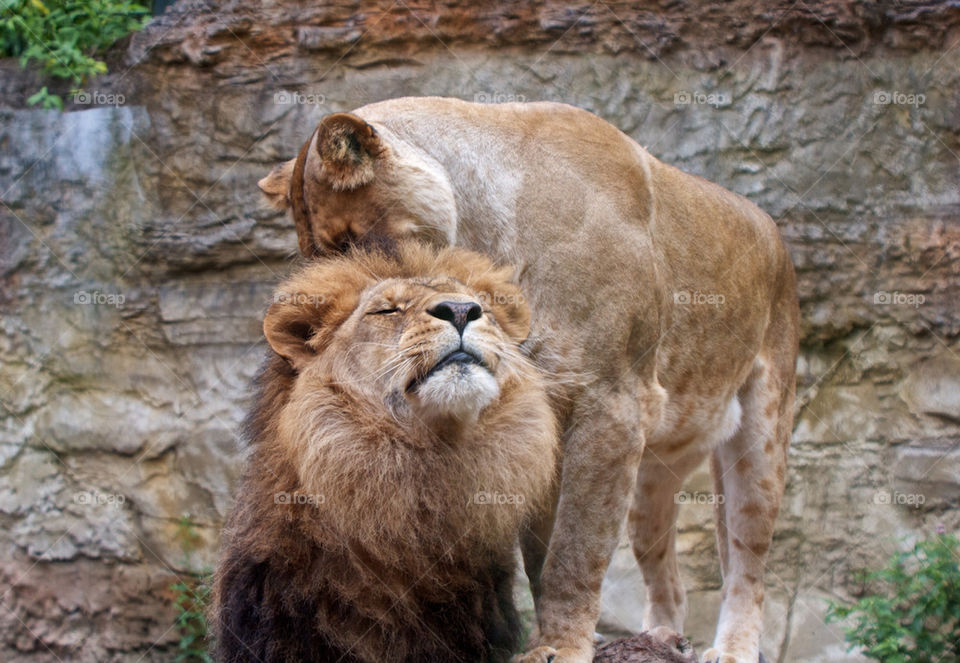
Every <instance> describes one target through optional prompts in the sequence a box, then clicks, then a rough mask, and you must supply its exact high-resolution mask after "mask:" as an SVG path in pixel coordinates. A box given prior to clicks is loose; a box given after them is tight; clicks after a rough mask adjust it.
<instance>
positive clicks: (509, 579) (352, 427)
mask: <svg viewBox="0 0 960 663" xmlns="http://www.w3.org/2000/svg"><path fill="white" fill-rule="evenodd" d="M510 273H511V270H510V268H500V267H495V266H494V265H493V264H492V263H491V262H490V261H489V260H488V259H486V258H484V257H482V256H479V255H477V254H474V253H470V252H467V251H464V250H460V249H444V250H441V251H436V250H434V249H431V248H427V247H424V246H420V245H416V244H413V245H411V244H401V245H399V246H398V247H396V249H395V251H394V252H392V253H390V252H385V251H383V250H374V249H367V250H363V251H360V250H358V251H355V252H353V253H351V255H349V256H345V257H340V258H334V259H330V260H325V261H323V262H318V263H315V264H312V265H309V266H307V267H306V268H305V269H303V270H302V271H300V272H299V273H298V274H296V275H295V276H294V277H292V278H291V279H290V280H289V281H287V282H286V283H284V284H283V285H281V286H280V288H279V290H278V292H277V294H276V296H275V303H273V304H272V305H271V306H270V308H269V310H268V311H267V314H266V317H265V319H264V323H263V328H264V334H265V335H266V338H267V341H268V343H269V346H270V351H269V352H270V356H269V359H268V361H267V362H266V364H265V367H264V369H263V370H262V372H261V374H260V376H259V378H258V394H257V396H256V399H255V404H254V406H253V409H252V413H251V415H250V417H249V419H248V424H247V437H248V438H249V440H250V442H251V444H252V451H251V455H250V458H249V465H248V469H247V471H246V474H245V477H244V479H243V482H242V485H241V487H240V489H239V490H238V492H237V501H236V504H235V506H234V508H233V510H232V512H231V515H230V516H229V518H228V522H227V525H226V527H225V530H224V538H223V544H222V546H223V549H222V553H221V562H220V564H219V567H218V570H217V572H216V578H215V583H214V598H213V601H212V604H213V611H212V616H211V622H212V624H213V631H214V634H215V641H216V647H217V659H218V660H219V661H221V662H223V663H241V662H243V663H248V662H249V663H252V662H258V663H270V662H281V661H282V662H284V663H295V662H299V661H302V662H307V661H310V662H314V661H317V662H321V661H329V662H330V663H334V662H336V661H341V662H344V663H346V662H350V663H361V662H363V663H374V662H376V663H382V662H383V661H398V662H411V663H412V662H422V661H433V662H439V663H443V662H449V663H454V662H457V663H460V662H463V661H468V662H477V663H481V662H482V663H487V662H489V663H495V662H501V661H506V660H508V658H509V656H510V655H511V653H512V652H514V651H515V650H516V648H517V646H518V645H519V633H520V626H521V625H520V621H519V619H518V615H517V611H516V609H515V607H514V603H513V593H512V592H513V586H514V578H515V571H516V569H515V566H516V563H515V559H516V557H515V546H516V544H517V538H518V534H519V531H520V529H521V525H522V523H523V522H524V521H525V520H527V519H529V518H530V517H531V516H532V515H533V514H535V513H536V512H537V510H538V509H542V508H544V502H545V497H546V496H548V495H549V493H550V487H551V485H552V484H553V483H555V480H556V471H557V465H558V463H557V430H556V421H555V418H554V414H553V410H552V409H551V407H550V403H549V400H548V396H547V393H546V391H545V388H544V384H543V380H542V378H541V377H540V373H539V372H538V371H537V370H536V369H535V368H534V367H533V366H532V364H531V362H530V361H529V359H527V358H526V357H525V356H524V355H523V353H522V352H521V350H520V343H521V342H522V341H523V340H524V339H525V338H526V336H527V333H528V330H529V327H530V317H529V309H528V307H527V305H526V303H525V302H524V299H523V296H522V294H521V292H520V290H519V289H518V288H517V286H516V285H515V284H512V283H511V282H510V280H509V277H510Z"/></svg>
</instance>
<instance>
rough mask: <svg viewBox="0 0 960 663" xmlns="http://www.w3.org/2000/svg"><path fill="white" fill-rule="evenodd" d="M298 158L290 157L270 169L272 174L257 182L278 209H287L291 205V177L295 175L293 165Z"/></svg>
mask: <svg viewBox="0 0 960 663" xmlns="http://www.w3.org/2000/svg"><path fill="white" fill-rule="evenodd" d="M296 163H297V160H296V159H290V161H287V162H285V163H282V164H280V165H279V166H277V167H275V168H274V169H273V170H271V171H270V174H269V175H267V176H266V177H264V178H263V179H262V180H260V181H259V182H257V186H258V187H260V190H261V191H263V193H264V195H265V196H266V197H267V200H268V201H269V202H270V204H271V205H273V206H274V207H276V208H277V209H287V207H289V206H290V179H291V178H292V177H293V167H294V166H295V165H296Z"/></svg>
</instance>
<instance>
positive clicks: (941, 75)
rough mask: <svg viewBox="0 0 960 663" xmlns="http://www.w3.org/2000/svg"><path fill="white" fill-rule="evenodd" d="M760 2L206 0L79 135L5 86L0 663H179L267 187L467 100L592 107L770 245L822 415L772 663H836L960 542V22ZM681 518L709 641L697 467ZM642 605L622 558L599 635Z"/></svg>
mask: <svg viewBox="0 0 960 663" xmlns="http://www.w3.org/2000/svg"><path fill="white" fill-rule="evenodd" d="M249 4H250V5H253V4H254V3H249ZM756 5H757V3H748V2H741V1H739V0H737V1H735V2H732V3H721V2H707V3H703V4H694V3H689V2H662V3H655V2H643V3H609V4H605V3H596V4H590V3H583V4H574V3H562V2H550V3H540V2H536V3H529V4H526V3H524V4H520V3H510V4H503V5H486V4H484V3H480V4H477V3H467V2H458V1H450V2H446V3H443V4H442V5H438V4H436V3H425V2H398V3H396V4H394V5H393V6H392V7H390V8H387V6H386V5H385V4H383V3H374V2H346V3H341V4H336V5H334V4H323V5H318V4H307V5H303V4H301V3H295V2H292V1H288V0H282V1H281V0H275V1H272V2H264V3H258V4H257V7H256V8H245V7H243V6H242V4H241V3H227V2H222V3H220V2H197V1H193V2H189V1H187V2H181V3H179V4H178V5H176V6H175V7H174V8H173V9H172V10H171V11H170V12H169V13H168V14H167V15H164V16H163V17H160V18H158V19H156V20H155V21H154V22H153V23H152V24H151V25H150V26H149V27H148V28H147V29H146V30H145V31H144V32H143V33H141V34H138V35H136V36H135V37H134V38H133V39H132V40H130V42H129V43H128V44H124V45H121V46H119V47H117V48H116V49H115V52H114V53H113V54H112V59H113V63H112V71H113V73H112V74H111V75H110V76H107V77H104V78H102V79H99V80H97V81H94V82H93V83H92V84H91V85H90V86H89V88H88V90H87V93H88V94H87V96H86V97H83V96H80V97H78V98H77V99H76V100H75V102H74V103H73V104H71V107H70V109H69V112H67V113H64V114H59V113H56V112H45V111H38V110H28V109H24V108H23V103H22V100H23V96H24V95H23V94H22V93H23V92H24V91H25V90H26V89H27V87H26V86H28V85H30V84H32V83H30V81H29V80H28V78H29V77H28V76H23V75H20V74H18V73H16V71H15V68H14V67H13V66H11V65H9V64H8V65H5V68H4V69H3V71H4V72H5V73H4V74H3V77H2V80H0V86H2V89H3V90H4V92H5V94H4V100H5V101H6V102H7V103H8V106H9V107H8V108H6V109H4V110H0V118H2V123H0V146H2V150H0V197H2V205H0V238H2V241H0V306H2V310H3V316H2V318H0V361H2V365H3V370H2V372H0V542H2V546H3V549H4V551H5V553H4V555H3V556H2V557H0V586H2V587H3V588H4V589H3V594H2V600H0V603H2V609H0V659H2V660H4V661H55V660H70V661H121V660H143V661H164V660H170V659H171V657H172V655H173V654H172V652H173V651H174V647H175V642H176V640H177V637H178V636H177V632H176V630H175V629H172V628H171V625H172V619H173V609H172V604H171V596H170V591H169V589H168V588H169V585H170V584H171V583H173V582H175V581H176V579H177V578H178V577H180V576H182V575H183V574H185V573H188V572H190V571H196V570H201V569H202V568H204V567H209V566H212V565H213V564H214V562H215V552H216V541H217V536H218V528H219V525H220V523H221V521H222V518H223V516H224V514H225V512H226V510H227V509H228V507H229V504H230V499H231V497H230V495H231V491H232V488H233V486H234V483H235V479H236V477H237V474H238V471H239V468H240V463H241V460H242V458H241V450H240V449H239V446H238V443H237V430H238V422H239V420H240V418H241V416H242V413H243V409H244V406H245V403H246V398H247V393H248V392H247V389H248V385H249V382H250V378H251V376H252V374H253V373H254V371H255V369H256V367H257V365H258V363H259V361H260V357H261V355H262V352H263V347H264V346H263V343H262V337H261V333H260V318H261V315H262V311H263V310H264V308H265V306H266V304H267V302H268V297H269V292H270V290H271V286H272V284H273V283H275V282H276V281H277V280H278V279H280V278H281V277H282V276H283V275H284V274H286V273H287V272H288V270H289V269H290V266H291V262H292V259H293V256H294V252H295V247H296V241H295V234H294V231H293V227H292V224H291V223H290V222H289V221H288V220H287V219H286V218H284V217H283V216H282V215H278V214H276V213H274V212H273V211H271V210H267V209H266V208H265V207H264V206H263V205H262V203H261V202H260V199H259V193H258V191H257V189H256V185H255V182H256V180H257V179H258V178H259V177H261V176H262V175H263V174H264V173H265V172H266V171H267V170H268V169H269V168H270V167H271V166H273V165H274V164H275V163H277V162H279V161H281V160H283V159H286V158H289V157H291V156H293V154H294V152H295V150H296V149H297V147H298V146H299V145H300V143H301V142H302V140H303V139H304V137H305V136H307V135H308V134H309V132H310V131H311V130H312V128H313V127H314V125H315V123H316V122H317V120H318V119H319V118H320V117H321V116H323V115H324V114H326V113H328V112H332V111H336V110H344V109H350V108H353V107H356V106H359V105H362V104H364V103H368V102H370V101H375V100H379V99H384V98H388V97H393V96H400V95H449V96H457V97H461V98H466V99H470V100H477V101H485V102H491V103H495V102H498V101H506V100H537V99H552V100H562V101H566V102H569V103H573V104H576V105H578V106H582V107H584V108H587V109H589V110H591V111H594V112H596V113H597V114H599V115H601V116H602V117H604V118H606V119H607V120H609V121H611V122H612V123H614V124H615V125H617V126H618V127H620V128H622V129H623V130H624V131H625V132H627V133H629V134H630V135H631V136H633V137H634V138H635V139H636V140H638V141H639V142H640V143H641V144H643V145H645V146H646V147H647V148H648V149H649V150H650V151H651V152H652V153H653V154H654V155H656V156H658V157H659V158H661V159H663V160H664V161H666V162H668V163H671V164H674V165H676V166H678V167H680V168H682V169H684V170H686V171H688V172H692V173H697V174H700V175H703V176H704V177H706V178H708V179H710V180H713V181H715V182H717V183H719V184H721V185H723V186H725V187H727V188H730V189H732V190H734V191H737V192H739V193H741V194H743V195H745V196H747V197H749V198H750V199H751V200H753V201H754V202H756V203H757V204H758V205H760V206H761V207H763V208H764V209H765V210H767V211H768V212H769V213H770V214H771V215H772V216H773V217H774V218H775V219H776V220H777V222H778V224H779V225H780V227H781V229H782V231H783V234H784V236H785V238H786V240H787V243H788V244H789V246H790V249H791V252H792V255H793V257H794V260H795V262H796V265H797V269H798V272H799V276H800V296H801V303H802V311H803V321H804V338H803V351H802V356H801V359H800V376H799V385H798V396H799V399H800V402H801V405H802V409H801V410H800V412H799V415H798V417H797V425H796V434H795V443H794V445H793V451H792V458H791V468H790V476H789V484H788V489H787V496H786V500H785V503H784V507H783V511H782V514H781V516H780V519H779V521H778V534H777V540H776V542H775V544H774V547H773V550H772V554H771V559H770V564H769V574H768V577H767V586H768V593H769V600H768V620H767V621H768V624H767V632H766V635H765V641H764V642H765V645H764V646H765V651H766V652H767V655H768V657H769V658H770V660H777V659H778V657H779V660H780V661H810V662H813V661H837V660H845V659H844V657H845V654H844V650H845V646H844V645H843V643H842V636H841V634H840V631H839V629H837V628H836V627H832V626H831V627H828V626H825V625H824V624H823V622H822V615H823V612H824V601H823V599H825V598H831V597H836V596H847V595H849V594H850V593H851V592H854V591H856V589H857V587H856V586H855V585H854V584H853V583H852V580H851V571H852V570H853V569H855V568H857V567H860V566H863V565H865V564H873V563H876V562H877V561H878V560H881V559H883V558H884V557H885V556H886V555H887V553H889V552H890V551H891V550H893V549H894V548H895V547H897V546H898V545H899V539H900V538H901V537H916V536H924V535H928V534H931V533H932V532H933V530H934V528H935V526H936V525H938V524H943V525H944V526H945V527H947V528H948V529H955V528H956V526H957V525H958V523H960V516H958V512H957V510H956V505H957V501H958V499H960V355H958V350H960V342H958V334H960V313H958V310H957V301H958V295H960V279H958V277H960V266H958V265H960V260H958V259H960V186H958V184H960V177H958V165H960V157H958V154H960V132H958V127H960V111H958V108H960V103H958V102H960V98H958V97H960V67H958V64H960V50H958V49H957V48H956V46H957V43H958V42H957V40H958V38H960V6H958V5H957V3H954V2H939V3H934V2H910V3H908V2H889V3H861V2H854V1H831V2H826V3H805V2H785V1H784V2H778V3H772V4H771V3H767V4H766V5H764V7H763V8H758V7H757V6H756ZM680 499H683V500H685V501H686V502H687V503H688V504H687V506H685V507H684V508H683V509H682V510H681V536H680V547H681V549H682V551H683V562H684V575H685V577H686V579H687V582H688V586H689V589H690V590H691V595H690V613H691V614H690V619H689V629H688V630H689V632H690V634H691V635H692V636H693V638H694V639H695V640H696V641H697V642H698V643H702V642H703V641H705V640H707V639H709V638H710V637H711V636H712V628H713V626H712V622H713V621H714V619H715V617H716V611H717V606H718V595H719V592H718V588H719V585H720V578H719V571H718V568H719V567H718V562H717V560H716V554H715V552H714V550H713V529H712V525H711V523H710V518H711V512H712V507H711V501H712V499H713V496H712V495H711V492H710V483H709V480H708V477H707V474H706V471H705V470H704V471H702V472H699V473H697V474H696V475H695V476H694V477H692V479H691V481H690V483H689V485H688V486H687V488H686V492H685V493H684V494H683V495H682V496H681V497H680ZM185 514H189V518H190V519H191V520H192V521H193V522H194V523H195V529H196V532H197V534H198V536H199V537H200V539H199V545H198V547H197V549H196V550H194V551H193V552H192V553H190V554H189V555H188V554H186V553H185V552H184V550H183V549H182V546H181V543H180V541H181V539H180V538H178V532H180V530H181V529H182V528H181V527H180V526H179V525H178V520H179V519H180V518H181V517H182V516H184V515H185ZM181 533H182V532H181ZM640 587H641V586H640V582H639V578H638V575H637V573H636V571H635V565H634V564H633V562H632V560H631V559H630V553H629V551H628V550H627V549H626V548H623V549H622V550H620V551H619V552H618V554H617V556H616V558H615V560H614V564H613V566H612V568H611V571H610V574H609V577H608V582H607V592H606V595H605V609H604V618H603V622H602V624H603V627H604V628H605V629H607V630H608V631H616V630H624V629H628V628H636V627H638V626H639V622H640V615H641V614H642V612H641V608H640V596H641V592H640ZM850 658H851V660H852V659H853V658H854V657H850Z"/></svg>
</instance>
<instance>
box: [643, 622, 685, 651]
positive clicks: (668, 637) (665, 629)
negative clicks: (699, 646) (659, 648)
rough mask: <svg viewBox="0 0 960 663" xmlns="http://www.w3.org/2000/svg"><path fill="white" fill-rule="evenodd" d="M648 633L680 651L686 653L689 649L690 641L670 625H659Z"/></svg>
mask: <svg viewBox="0 0 960 663" xmlns="http://www.w3.org/2000/svg"><path fill="white" fill-rule="evenodd" d="M647 633H648V634H649V635H650V637H651V638H655V639H657V640H659V641H660V642H662V643H663V644H665V645H669V646H671V647H673V648H674V649H676V650H677V651H679V652H680V653H685V652H686V651H687V649H689V648H690V643H689V642H687V640H686V639H685V638H684V637H683V636H682V635H680V634H679V633H677V632H676V631H674V630H673V629H672V628H670V627H669V626H657V627H656V628H652V629H650V630H649V631H647Z"/></svg>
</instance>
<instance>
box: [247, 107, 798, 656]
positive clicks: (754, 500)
mask: <svg viewBox="0 0 960 663" xmlns="http://www.w3.org/2000/svg"><path fill="white" fill-rule="evenodd" d="M351 134H352V135H353V136H355V139H354V140H352V141H346V142H345V141H343V140H338V141H337V143H336V145H337V146H343V145H347V146H350V148H351V149H353V150H355V151H356V152H357V155H356V156H355V157H354V160H355V161H357V162H358V163H361V164H362V167H360V168H357V169H356V172H355V174H354V177H353V178H352V179H351V177H349V176H345V175H344V164H345V163H347V161H346V160H345V159H344V158H343V153H342V150H340V149H331V148H329V147H328V146H327V142H329V141H327V140H326V138H325V137H327V136H331V135H334V136H340V137H342V136H344V135H351ZM260 187H261V189H262V190H263V191H264V192H265V193H266V194H267V195H268V197H269V198H270V199H271V200H272V201H273V202H274V203H275V204H276V205H277V206H279V207H289V208H290V209H291V212H292V215H293V217H294V220H295V222H296V224H297V231H298V233H297V234H298V239H299V242H300V247H301V250H302V251H303V252H304V253H305V254H307V255H312V254H315V253H328V252H335V251H338V250H342V248H343V247H345V246H349V245H350V244H351V243H352V242H357V241H365V240H368V239H371V238H378V237H389V238H401V237H415V238H418V239H420V240H422V241H425V242H429V243H431V244H437V245H456V246H462V247H465V248H469V249H473V250H476V251H481V252H483V253H486V254H488V255H490V256H492V257H493V258H495V259H497V260H502V261H505V262H508V263H510V264H513V265H515V266H516V267H517V268H518V271H519V275H520V277H519V278H520V284H521V286H522V287H523V289H524V293H525V294H526V295H527V296H528V298H529V300H530V305H531V309H532V312H533V329H532V333H531V336H532V342H531V343H530V345H531V346H534V345H535V346H536V347H539V348H544V349H545V350H547V352H544V353H537V352H535V353H534V359H535V361H536V362H537V364H538V365H539V367H540V368H541V369H542V370H544V371H547V372H548V373H550V374H554V373H557V372H561V371H563V372H567V373H570V374H573V375H574V376H577V379H576V380H572V381H569V382H568V384H567V385H566V386H565V388H564V389H563V390H562V393H561V394H560V395H561V396H562V398H557V399H556V400H555V409H556V412H557V414H558V417H559V419H560V422H561V427H562V430H563V435H564V440H565V447H564V458H563V479H562V485H561V486H560V491H559V493H560V497H559V500H558V501H557V502H556V505H557V507H556V513H555V514H554V513H551V512H548V513H547V514H546V515H545V516H544V518H543V519H541V520H540V521H538V522H535V523H533V524H532V525H531V527H530V531H529V532H528V533H527V534H526V535H525V536H524V541H523V550H524V561H525V565H526V569H527V574H528V576H529V577H530V581H531V586H532V589H533V592H534V596H535V600H536V603H537V614H538V625H539V633H538V634H536V635H535V636H534V638H533V642H532V645H531V646H532V651H531V652H530V654H529V655H528V656H527V658H526V659H525V663H536V662H542V661H546V660H547V659H548V658H550V657H554V658H553V660H554V663H587V662H588V661H589V660H590V657H591V653H592V634H593V629H594V625H595V623H596V619H597V616H598V612H599V595H600V587H601V582H602V580H603V576H604V572H605V570H606V566H607V563H608V561H609V559H610V555H611V554H612V552H613V550H614V548H615V546H616V543H617V538H618V534H619V531H620V526H621V523H622V522H623V520H624V518H625V517H627V516H628V514H629V517H628V526H629V532H630V535H631V538H632V540H633V544H634V552H635V556H636V558H637V561H638V563H639V564H640V567H641V569H642V570H643V574H644V582H645V584H646V594H647V597H646V599H647V600H646V614H645V619H644V621H645V627H646V628H648V629H651V628H654V627H664V628H672V629H674V630H676V631H681V630H682V628H683V620H684V616H685V613H686V598H685V593H684V591H683V585H682V583H681V580H680V575H679V567H678V564H677V559H676V552H675V540H676V529H675V522H676V516H677V508H678V506H677V501H678V500H677V499H676V495H677V493H678V492H679V491H680V490H681V488H682V485H683V479H684V477H686V476H687V475H688V474H689V473H690V472H691V471H692V470H693V469H694V468H695V467H696V466H698V465H699V464H700V463H701V462H702V461H703V460H704V459H706V458H710V459H711V463H712V466H713V469H714V475H715V486H716V493H717V501H718V502H719V504H718V506H717V523H718V525H717V543H718V548H719V552H720V563H721V568H722V571H723V577H724V589H723V602H722V607H721V611H720V619H719V623H718V627H717V634H716V638H715V640H714V646H713V648H711V649H709V650H708V651H707V652H705V654H704V660H706V661H720V662H721V663H734V662H738V663H756V661H757V659H758V656H759V639H760V628H761V623H762V614H763V611H762V598H763V572H764V566H765V563H766V556H767V550H768V548H769V545H770V541H771V539H772V537H773V528H774V521H775V519H776V515H777V510H778V508H779V504H780V497H781V495H782V491H783V485H784V477H785V464H786V457H787V447H788V445H789V440H790V431H791V426H792V413H793V394H794V371H795V362H796V354H797V343H798V311H797V296H796V284H795V277H794V272H793V267H792V265H791V263H790V259H789V256H788V255H787V252H786V250H785V248H784V246H783V243H782V241H781V239H780V237H779V234H778V232H777V228H776V225H775V224H774V223H773V221H772V220H771V219H770V217H769V216H767V215H766V214H765V213H763V212H762V211H761V210H759V209H758V208H757V207H756V206H754V205H753V204H751V203H750V202H749V201H747V200H745V199H744V198H742V197H740V196H738V195H735V194H733V193H730V192H729V191H726V190H724V189H723V188H721V187H719V186H716V185H714V184H711V183H709V182H707V181H705V180H703V179H701V178H699V177H695V176H692V175H687V174H685V173H682V172H680V171H679V170H677V169H675V168H672V167H671V166H669V165H666V164H664V163H662V162H660V161H658V160H657V159H655V158H653V157H652V156H651V155H650V154H648V153H647V152H646V151H645V150H644V149H643V148H642V147H640V146H639V145H637V144H636V143H635V142H634V141H632V140H630V138H628V137H627V136H625V135H624V134H623V133H621V132H620V131H618V130H617V129H616V128H614V127H613V126H611V125H610V124H608V123H606V122H604V121H602V120H601V119H599V118H597V117H596V116H594V115H592V114H590V113H587V112H585V111H582V110H579V109H576V108H573V107H570V106H566V105H563V104H554V103H530V104H502V105H482V104H471V103H467V102H463V101H459V100H455V99H440V98H405V99H394V100H389V101H384V102H379V103H375V104H371V105H369V106H364V107H363V108H359V109H357V110H356V111H354V112H353V113H337V114H334V115H330V116H328V117H326V118H324V119H323V121H322V122H321V124H320V126H319V127H318V128H317V131H315V132H314V135H313V136H311V138H310V139H309V140H308V141H307V142H306V143H305V144H304V146H303V148H302V149H301V151H300V154H299V156H298V158H297V159H294V160H292V161H290V162H288V163H287V164H284V165H281V166H278V167H277V168H276V169H275V170H274V171H273V172H272V173H270V174H269V175H268V176H267V177H265V178H264V179H263V180H261V182H260ZM571 349H572V350H575V351H574V352H571ZM641 457H642V458H643V462H641ZM721 496H722V497H721Z"/></svg>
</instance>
